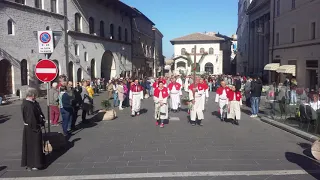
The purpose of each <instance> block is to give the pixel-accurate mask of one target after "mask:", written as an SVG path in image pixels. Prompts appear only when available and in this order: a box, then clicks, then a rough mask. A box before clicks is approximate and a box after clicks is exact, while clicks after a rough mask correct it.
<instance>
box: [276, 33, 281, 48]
mask: <svg viewBox="0 0 320 180" xmlns="http://www.w3.org/2000/svg"><path fill="white" fill-rule="evenodd" d="M276 45H277V46H279V45H280V34H279V33H277V34H276Z"/></svg>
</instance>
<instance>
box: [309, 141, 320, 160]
mask: <svg viewBox="0 0 320 180" xmlns="http://www.w3.org/2000/svg"><path fill="white" fill-rule="evenodd" d="M311 153H312V155H313V157H314V158H316V159H317V160H320V140H317V141H315V142H314V143H313V144H312V146H311Z"/></svg>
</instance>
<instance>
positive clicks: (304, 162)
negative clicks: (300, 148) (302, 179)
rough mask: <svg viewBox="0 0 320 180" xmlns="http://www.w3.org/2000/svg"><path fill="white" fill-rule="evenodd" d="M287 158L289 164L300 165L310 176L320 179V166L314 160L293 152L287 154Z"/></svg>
mask: <svg viewBox="0 0 320 180" xmlns="http://www.w3.org/2000/svg"><path fill="white" fill-rule="evenodd" d="M285 156H286V159H287V160H288V161H289V162H291V163H295V164H297V165H299V166H300V167H301V168H302V169H303V170H305V171H306V172H307V173H308V174H310V175H311V176H313V177H314V178H316V179H320V172H319V169H320V164H319V163H318V162H317V161H315V160H314V159H311V158H309V157H307V156H303V155H301V154H297V153H293V152H286V153H285Z"/></svg>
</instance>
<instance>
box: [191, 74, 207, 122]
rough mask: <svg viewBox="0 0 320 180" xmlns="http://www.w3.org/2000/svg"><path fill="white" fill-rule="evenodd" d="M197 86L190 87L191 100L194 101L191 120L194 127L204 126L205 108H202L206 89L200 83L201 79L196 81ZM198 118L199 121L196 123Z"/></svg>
mask: <svg viewBox="0 0 320 180" xmlns="http://www.w3.org/2000/svg"><path fill="white" fill-rule="evenodd" d="M195 81H196V84H195V85H194V84H191V85H190V86H189V100H191V101H192V109H191V110H190V120H191V124H192V126H195V125H196V124H198V125H200V126H202V125H203V124H202V120H203V119H204V115H203V107H202V101H203V99H202V95H203V94H204V93H205V87H204V86H203V84H201V83H200V78H199V77H197V78H196V79H195ZM197 118H198V121H196V120H197Z"/></svg>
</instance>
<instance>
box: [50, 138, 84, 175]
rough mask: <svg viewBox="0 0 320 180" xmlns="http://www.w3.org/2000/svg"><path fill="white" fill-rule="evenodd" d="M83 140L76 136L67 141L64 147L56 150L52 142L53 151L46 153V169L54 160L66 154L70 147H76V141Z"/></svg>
mask: <svg viewBox="0 0 320 180" xmlns="http://www.w3.org/2000/svg"><path fill="white" fill-rule="evenodd" d="M79 140H81V138H76V139H74V140H72V141H66V143H65V144H64V145H63V147H61V148H59V149H57V150H55V149H54V148H55V146H54V144H52V147H53V151H52V152H51V153H49V154H47V155H46V165H45V167H44V169H47V168H48V167H49V166H50V165H51V164H52V163H53V162H54V161H56V160H57V159H58V158H59V157H61V156H62V155H63V154H65V153H66V152H67V151H69V149H71V148H73V147H74V143H75V142H77V141H79Z"/></svg>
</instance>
